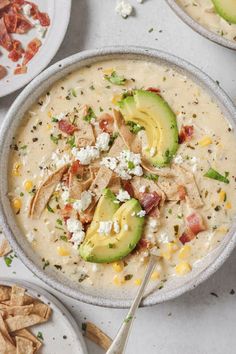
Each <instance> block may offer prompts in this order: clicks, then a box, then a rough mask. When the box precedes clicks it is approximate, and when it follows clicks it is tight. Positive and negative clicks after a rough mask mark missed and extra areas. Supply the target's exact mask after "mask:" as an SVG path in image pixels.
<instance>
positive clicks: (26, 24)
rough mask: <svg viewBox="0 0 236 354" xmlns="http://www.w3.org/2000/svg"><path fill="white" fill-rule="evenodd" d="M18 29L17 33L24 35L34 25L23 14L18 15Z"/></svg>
mask: <svg viewBox="0 0 236 354" xmlns="http://www.w3.org/2000/svg"><path fill="white" fill-rule="evenodd" d="M16 16H17V27H16V33H19V34H24V33H27V32H29V30H30V29H31V28H33V25H32V23H31V22H30V21H29V20H28V19H27V18H26V17H25V16H24V15H22V14H19V13H17V15H16Z"/></svg>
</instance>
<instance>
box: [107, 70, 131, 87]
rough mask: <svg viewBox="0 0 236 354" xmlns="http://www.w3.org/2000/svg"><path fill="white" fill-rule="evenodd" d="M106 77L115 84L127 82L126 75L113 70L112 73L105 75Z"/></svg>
mask: <svg viewBox="0 0 236 354" xmlns="http://www.w3.org/2000/svg"><path fill="white" fill-rule="evenodd" d="M104 77H105V79H106V80H107V81H109V82H110V83H111V84H113V85H124V84H125V82H126V79H125V78H124V76H119V75H117V73H116V71H113V72H112V73H111V75H105V76H104Z"/></svg>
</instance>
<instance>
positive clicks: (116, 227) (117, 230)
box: [113, 220, 120, 234]
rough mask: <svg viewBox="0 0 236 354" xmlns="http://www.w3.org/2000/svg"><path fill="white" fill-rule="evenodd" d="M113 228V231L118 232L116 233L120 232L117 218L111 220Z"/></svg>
mask: <svg viewBox="0 0 236 354" xmlns="http://www.w3.org/2000/svg"><path fill="white" fill-rule="evenodd" d="M113 229H114V231H115V233H116V234H118V233H119V232H120V225H119V223H118V221H117V220H115V221H114V222H113Z"/></svg>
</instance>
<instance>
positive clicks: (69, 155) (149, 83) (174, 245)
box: [0, 47, 236, 307]
mask: <svg viewBox="0 0 236 354" xmlns="http://www.w3.org/2000/svg"><path fill="white" fill-rule="evenodd" d="M234 119H235V107H234V105H233V104H232V103H231V101H230V99H229V98H228V97H227V95H226V94H225V93H224V91H223V90H222V89H221V88H220V87H219V86H218V85H217V84H216V83H215V82H214V81H212V80H211V79H210V78H209V77H208V76H207V75H206V74H204V73H202V72H201V71H200V70H199V69H197V68H196V67H194V66H192V65H191V64H189V63H187V62H185V61H184V60H182V59H179V58H177V57H174V56H172V55H169V54H167V53H164V52H160V51H157V50H153V49H148V48H136V47H133V48H126V47H115V48H104V49H100V50H93V51H86V52H82V53H79V54H76V55H73V56H72V57H69V58H67V59H64V60H62V61H60V62H58V63H56V64H54V65H53V66H51V67H50V68H49V69H47V70H46V71H44V72H43V73H42V74H40V76H39V77H37V78H36V79H35V80H34V81H32V82H31V83H30V84H29V86H27V87H26V88H25V89H24V91H23V92H22V93H21V94H20V95H19V96H18V97H17V99H16V101H15V102H14V103H13V105H12V107H11V108H10V110H9V112H8V114H7V116H6V119H5V122H4V125H3V128H2V130H1V151H0V164H1V171H2V173H1V181H0V195H1V202H0V211H1V224H2V226H3V230H4V233H5V234H6V235H7V237H8V239H9V241H10V243H11V245H12V247H13V249H14V250H15V252H16V253H17V255H18V256H19V258H20V259H21V260H22V261H23V263H24V264H25V265H26V266H27V267H28V268H29V269H30V270H31V271H32V272H34V273H35V274H36V275H37V276H38V277H39V278H40V279H42V280H43V281H45V282H46V283H47V284H49V285H50V286H52V287H53V288H55V289H57V290H58V291H60V292H62V293H64V294H66V295H68V296H70V297H72V298H75V299H77V300H80V301H84V302H88V303H91V304H95V305H101V306H108V307H127V306H129V305H130V303H131V300H132V298H133V296H134V294H135V293H136V291H137V289H138V287H139V286H140V285H141V284H142V279H143V277H144V273H145V269H146V266H147V263H148V260H149V258H150V255H151V254H154V255H155V256H156V259H157V264H156V267H155V269H154V271H153V273H152V276H151V280H150V284H149V287H148V289H147V292H146V295H145V298H144V300H143V305H145V306H147V305H152V304H156V303H159V302H162V301H165V300H168V299H173V298H175V297H176V296H178V295H180V294H182V293H184V292H186V291H188V290H190V289H192V288H194V287H195V286H196V285H198V284H200V283H201V282H202V281H204V280H205V279H207V278H208V277H209V276H210V275H211V274H212V273H214V272H215V271H216V269H217V268H219V266H220V265H221V264H222V263H223V262H224V261H225V259H226V258H227V257H228V256H229V254H230V252H231V251H232V250H233V248H234V246H235V237H234V231H235V223H234V216H235V208H236V207H235V203H234V200H235V197H236V195H235V194H236V189H235V184H236V181H235V176H236V157H235V154H232V151H234V150H235V148H236V139H235V133H234V126H235V121H234Z"/></svg>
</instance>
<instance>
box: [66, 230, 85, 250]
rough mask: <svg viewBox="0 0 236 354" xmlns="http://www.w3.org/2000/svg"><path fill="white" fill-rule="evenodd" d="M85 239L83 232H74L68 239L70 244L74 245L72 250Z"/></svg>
mask: <svg viewBox="0 0 236 354" xmlns="http://www.w3.org/2000/svg"><path fill="white" fill-rule="evenodd" d="M84 237H85V232H84V231H76V232H74V233H73V234H72V237H71V238H70V242H72V243H73V244H74V248H76V249H77V248H78V246H79V245H80V244H81V242H83V240H84Z"/></svg>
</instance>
